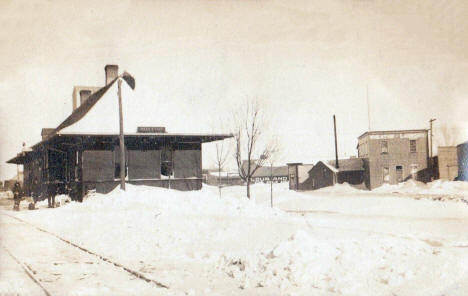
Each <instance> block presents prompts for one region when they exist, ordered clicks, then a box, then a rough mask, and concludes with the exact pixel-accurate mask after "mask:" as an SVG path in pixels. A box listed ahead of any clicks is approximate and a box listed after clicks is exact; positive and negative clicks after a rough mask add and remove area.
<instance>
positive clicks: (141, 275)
mask: <svg viewBox="0 0 468 296" xmlns="http://www.w3.org/2000/svg"><path fill="white" fill-rule="evenodd" d="M0 215H3V216H8V217H10V218H12V219H15V220H17V221H19V222H21V223H24V224H26V225H28V226H30V227H32V228H34V229H36V230H38V231H41V232H43V233H46V234H48V235H51V236H53V237H55V238H57V239H59V240H61V241H62V242H64V243H66V244H68V245H70V246H72V247H74V248H76V249H78V250H80V251H82V252H85V253H88V254H90V255H93V256H95V257H97V258H98V259H100V260H102V261H104V262H107V263H110V264H112V265H114V266H115V267H118V268H121V269H123V270H124V271H126V272H128V273H130V274H131V275H133V276H135V277H136V278H138V279H140V280H143V281H145V282H147V283H152V284H154V285H155V286H156V287H158V288H164V289H169V286H168V285H166V284H163V283H161V282H159V281H156V280H154V279H151V278H148V277H147V276H145V275H144V274H142V273H141V272H138V271H136V270H133V269H131V268H129V267H127V266H125V265H123V264H120V263H118V262H116V261H114V260H112V259H110V258H108V257H106V256H103V255H100V254H98V253H96V252H93V251H91V250H89V249H87V248H85V247H83V246H80V245H78V244H76V243H74V242H72V241H70V240H67V239H65V238H63V237H61V236H59V235H57V234H55V233H53V232H50V231H48V230H45V229H43V228H41V227H39V226H36V225H34V224H32V223H29V222H28V221H25V220H23V219H21V218H18V217H16V216H14V215H11V214H9V213H6V212H5V211H3V210H0ZM0 246H1V247H2V248H3V249H5V251H6V252H7V253H8V254H9V255H10V256H11V257H13V259H14V260H15V261H16V262H17V263H18V264H19V265H20V266H21V267H22V268H23V270H24V271H25V272H26V273H27V274H28V276H29V277H30V278H31V279H32V280H33V281H34V282H35V283H36V284H38V285H39V286H40V287H41V288H42V290H43V291H44V292H45V294H46V295H48V296H49V295H51V294H50V293H49V292H48V291H47V290H46V289H45V288H44V287H43V286H42V285H41V284H40V282H39V280H38V279H37V278H36V277H35V276H34V275H33V273H32V271H31V270H30V269H29V268H28V267H27V266H26V265H25V264H23V263H22V262H21V261H20V260H19V259H18V258H17V257H16V256H14V255H13V254H12V253H11V251H10V250H8V249H7V248H6V247H5V246H4V245H0Z"/></svg>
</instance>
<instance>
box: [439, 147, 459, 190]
mask: <svg viewBox="0 0 468 296" xmlns="http://www.w3.org/2000/svg"><path fill="white" fill-rule="evenodd" d="M434 163H437V168H438V175H439V179H441V180H449V181H453V180H455V178H456V177H457V176H458V158H457V147H456V146H439V147H438V148H437V160H436V161H435V162H434Z"/></svg>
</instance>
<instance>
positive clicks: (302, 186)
mask: <svg viewBox="0 0 468 296" xmlns="http://www.w3.org/2000/svg"><path fill="white" fill-rule="evenodd" d="M313 167H314V165H313V164H303V163H300V162H295V163H288V175H289V189H290V190H312V189H313V186H312V181H311V180H309V171H310V170H311V169H312V168H313Z"/></svg>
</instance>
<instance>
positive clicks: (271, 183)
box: [270, 162, 273, 207]
mask: <svg viewBox="0 0 468 296" xmlns="http://www.w3.org/2000/svg"><path fill="white" fill-rule="evenodd" d="M270 205H271V207H273V162H270Z"/></svg>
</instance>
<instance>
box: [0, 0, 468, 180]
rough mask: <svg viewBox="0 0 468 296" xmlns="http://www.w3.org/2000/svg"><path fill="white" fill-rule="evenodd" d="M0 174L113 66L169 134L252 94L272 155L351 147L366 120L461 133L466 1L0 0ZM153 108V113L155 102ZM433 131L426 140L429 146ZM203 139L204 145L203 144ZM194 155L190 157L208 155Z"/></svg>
mask: <svg viewBox="0 0 468 296" xmlns="http://www.w3.org/2000/svg"><path fill="white" fill-rule="evenodd" d="M0 11H1V12H2V13H1V14H0V40H1V43H0V98H1V103H2V104H1V109H0V119H1V120H0V134H1V142H0V179H5V178H9V177H12V176H13V175H14V174H15V171H16V167H15V166H14V165H8V164H5V161H6V160H8V159H10V158H12V157H13V156H15V154H16V153H17V152H18V151H20V149H21V143H22V142H23V141H25V142H26V143H27V144H28V145H33V144H35V143H36V142H38V141H40V132H41V128H43V127H57V125H58V124H59V123H60V122H62V121H63V120H64V119H65V118H66V117H67V116H68V115H69V114H70V112H71V111H72V96H71V94H72V90H73V86H74V85H92V86H94V85H95V86H100V85H103V84H104V66H105V65H106V64H111V63H114V64H119V66H120V67H121V69H126V70H127V71H129V72H131V73H132V74H133V75H134V76H135V79H136V81H137V87H145V88H146V89H149V90H151V92H153V93H154V106H155V107H154V108H153V109H151V110H141V112H142V116H144V117H149V116H154V117H155V123H158V124H159V125H165V126H166V128H167V130H168V131H169V132H179V131H180V132H198V131H213V132H216V131H217V130H216V125H215V124H213V122H215V121H217V120H219V118H227V114H229V112H230V110H231V109H232V108H233V107H234V106H236V105H237V104H238V103H239V102H242V101H243V100H245V99H246V98H247V97H258V98H259V99H260V100H261V101H262V102H263V104H264V106H265V111H266V112H267V113H268V114H269V115H268V117H269V119H270V129H273V130H274V131H275V133H276V134H277V136H278V137H279V139H280V141H281V146H282V148H283V149H282V157H281V161H282V162H284V163H286V162H292V161H302V162H313V161H316V160H318V159H332V158H333V156H334V150H333V149H334V146H333V125H332V115H333V114H336V116H337V124H338V134H339V153H340V157H348V156H350V155H356V143H357V137H358V136H359V135H360V134H362V133H364V132H365V131H367V130H368V117H367V103H366V88H368V93H369V102H370V114H371V118H370V122H371V129H372V130H392V129H413V128H428V126H429V124H428V120H429V119H430V118H437V121H436V122H435V123H434V124H435V128H436V130H435V133H436V135H435V138H434V139H435V140H436V144H437V143H439V144H442V145H444V144H447V143H445V142H446V141H443V138H444V137H443V135H442V134H441V133H440V128H441V127H442V126H449V127H450V128H451V129H450V130H451V131H452V132H453V135H456V138H455V139H451V140H450V142H451V143H448V144H456V143H459V142H460V141H464V140H467V139H468V133H467V129H466V127H468V120H467V119H466V110H468V100H467V97H468V83H467V81H468V30H467V26H468V18H467V17H466V16H467V15H468V1H465V0H459V1H455V0H454V1H444V0H438V1H435V0H414V1H411V0H394V1H384V0H375V1H373V0H327V1H310V0H309V1H294V0H293V1H291V0H289V1H261V0H259V1H108V2H105V1H79V2H77V3H74V4H70V3H69V1H37V2H34V1H8V0H2V1H0ZM161 110H164V112H162V111H161ZM437 141H438V142H437ZM209 150H210V149H209V147H208V148H207V151H209ZM212 159H213V157H212V156H210V155H204V166H205V167H208V166H210V165H212V164H213V161H212Z"/></svg>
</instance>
